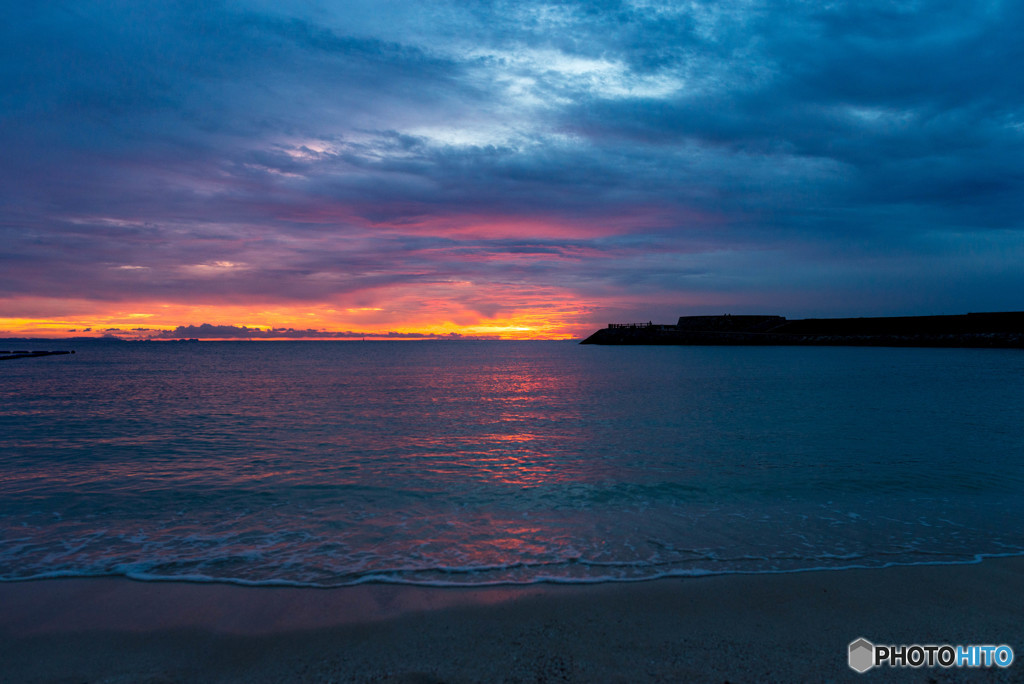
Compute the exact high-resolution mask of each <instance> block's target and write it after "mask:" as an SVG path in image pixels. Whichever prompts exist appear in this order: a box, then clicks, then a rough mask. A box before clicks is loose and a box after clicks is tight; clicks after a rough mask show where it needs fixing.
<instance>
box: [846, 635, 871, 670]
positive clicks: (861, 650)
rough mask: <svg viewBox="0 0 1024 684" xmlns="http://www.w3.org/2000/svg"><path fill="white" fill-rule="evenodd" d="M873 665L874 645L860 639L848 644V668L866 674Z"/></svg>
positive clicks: (862, 638)
mask: <svg viewBox="0 0 1024 684" xmlns="http://www.w3.org/2000/svg"><path fill="white" fill-rule="evenodd" d="M874 665H875V645H874V644H873V643H871V642H870V641H868V640H867V639H865V638H864V637H861V638H860V639H857V640H856V641H853V642H850V667H851V668H853V669H854V670H856V671H857V672H867V671H868V670H870V669H871V668H872V667H874Z"/></svg>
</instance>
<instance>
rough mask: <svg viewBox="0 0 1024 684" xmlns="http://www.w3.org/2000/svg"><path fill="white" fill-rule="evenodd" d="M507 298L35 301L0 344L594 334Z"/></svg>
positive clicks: (540, 301)
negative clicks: (250, 333) (205, 327)
mask: <svg viewBox="0 0 1024 684" xmlns="http://www.w3.org/2000/svg"><path fill="white" fill-rule="evenodd" d="M446 285H447V289H449V290H453V289H454V290H455V291H457V292H458V291H462V290H469V289H470V288H465V287H463V286H462V285H461V284H458V283H452V284H446ZM426 289H429V288H426ZM435 289H436V288H435ZM390 294H395V293H390ZM425 294H428V293H425ZM448 294H450V292H449V293H448ZM459 294H462V293H461V292H460V293H459ZM495 294H496V293H495ZM508 294H510V295H511V296H510V297H509V298H508V303H506V304H497V303H495V302H496V301H498V300H497V297H496V296H495V297H494V301H491V298H490V297H488V296H486V295H484V294H481V290H480V288H472V293H471V294H469V293H467V295H466V296H463V297H461V300H460V298H459V297H450V296H449V297H447V298H444V299H441V298H431V299H424V300H416V299H415V298H413V297H412V296H410V293H403V294H402V295H401V296H398V297H396V298H395V299H394V300H393V301H392V302H390V303H389V302H382V301H379V300H375V301H373V302H365V301H360V302H344V303H341V302H337V303H336V302H330V303H324V302H319V303H308V302H307V303H297V304H285V305H282V304H281V303H273V304H267V305H250V306H245V305H237V304H208V305H188V304H179V303H154V302H132V303H125V302H118V303H108V302H87V301H80V300H72V301H66V300H60V301H58V300H45V301H40V300H35V301H32V302H28V301H26V302H22V303H21V305H17V304H15V305H13V306H12V305H11V302H7V304H8V306H6V307H5V308H6V309H8V310H12V311H13V312H14V313H15V314H22V315H10V314H9V313H8V311H3V312H0V337H39V338H51V339H61V338H70V337H102V336H105V335H106V336H113V337H119V338H124V339H149V338H160V337H162V336H166V334H169V333H171V332H172V331H175V330H176V329H177V328H178V327H179V326H184V327H186V328H187V327H188V326H199V325H201V324H209V325H212V326H233V327H235V328H243V327H245V328H249V329H250V330H254V331H260V333H259V337H257V338H254V339H275V337H274V336H273V335H272V334H268V333H270V331H273V330H278V331H285V332H284V334H282V335H281V336H279V337H278V338H277V339H318V338H326V339H346V337H340V336H339V335H337V334H336V333H351V335H349V336H348V337H352V338H355V339H361V338H362V337H363V336H365V337H366V338H367V339H373V338H387V339H396V338H400V337H401V336H402V335H408V336H416V335H421V336H431V337H439V336H453V335H457V336H462V337H484V338H498V339H509V340H514V339H521V340H529V339H547V340H557V339H573V338H576V337H580V336H581V335H586V334H589V333H590V332H592V329H593V325H591V324H590V323H588V322H587V321H586V317H587V315H588V313H589V311H588V307H587V306H586V305H585V304H584V303H582V302H578V301H575V300H573V299H571V298H569V297H567V296H565V295H564V294H561V295H560V296H557V297H548V296H544V295H545V294H550V293H537V292H532V293H525V294H526V295H527V296H524V297H521V298H517V297H516V296H515V295H516V294H520V295H522V294H524V293H523V292H522V291H520V292H519V293H516V292H514V291H512V292H510V293H508ZM516 299H521V301H518V302H517V301H516ZM389 304H390V305H389ZM32 310H36V311H40V313H41V315H24V313H23V312H26V311H32ZM4 314H7V315H4ZM289 329H291V331H289ZM303 331H310V334H308V335H301V334H300V333H301V332H303ZM389 333H391V334H390V335H389ZM183 336H189V335H183ZM191 336H194V335H191ZM240 336H241V337H243V338H244V337H245V336H244V335H238V334H234V335H226V336H224V337H221V338H215V337H212V336H204V339H227V338H230V339H238V338H239V337H240Z"/></svg>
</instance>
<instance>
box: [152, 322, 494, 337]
mask: <svg viewBox="0 0 1024 684" xmlns="http://www.w3.org/2000/svg"><path fill="white" fill-rule="evenodd" d="M138 330H148V329H147V328H139V329H138ZM365 337H369V338H372V339H380V338H387V339H395V340H460V339H483V336H465V335H462V334H460V333H455V332H453V333H446V334H439V333H417V332H394V331H389V332H384V333H381V332H373V331H370V332H366V331H364V332H353V331H351V330H346V331H325V330H315V329H313V328H307V329H305V330H296V329H295V328H250V327H247V326H244V325H242V326H236V325H211V324H210V323H203V324H201V325H180V326H178V327H177V328H175V329H174V330H162V331H160V332H158V333H157V334H155V335H150V336H149V339H154V340H176V339H183V338H185V339H253V340H255V339H310V338H316V339H362V338H365Z"/></svg>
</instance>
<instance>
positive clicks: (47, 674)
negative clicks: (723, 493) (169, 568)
mask: <svg viewBox="0 0 1024 684" xmlns="http://www.w3.org/2000/svg"><path fill="white" fill-rule="evenodd" d="M858 637H865V638H867V639H868V640H869V641H872V642H874V643H878V644H905V643H918V644H933V643H935V644H946V643H948V644H953V645H957V644H1008V645H1010V646H1011V647H1012V648H1013V650H1014V653H1015V654H1016V661H1015V663H1014V664H1013V665H1012V666H1010V667H1009V668H1005V669H1000V668H991V669H975V670H968V669H966V668H963V669H961V668H951V669H948V670H946V669H943V668H941V667H935V668H927V667H924V668H920V669H902V670H901V669H889V668H884V670H873V671H870V672H868V673H866V674H863V675H861V674H857V673H855V672H854V671H853V670H851V669H850V668H849V667H848V665H847V646H848V644H849V643H850V642H851V641H853V640H854V639H856V638H858ZM882 680H884V681H890V680H897V681H916V682H932V681H935V682H947V681H948V682H953V681H1024V558H1000V559H989V560H986V561H984V562H983V563H980V564H973V565H957V566H911V567H895V568H885V569H876V570H843V571H832V572H804V573H795V574H780V575H731V576H714V577H696V578H680V579H663V580H655V581H650V582H639V583H633V584H603V585H590V586H581V585H577V586H553V585H538V586H531V587H524V588H509V587H496V588H485V589H442V588H422V587H398V586H388V585H364V586H359V587H349V588H341V589H297V588H284V587H282V588H269V587H239V586H231V585H217V584H188V583H177V582H134V581H131V580H127V579H114V578H97V579H53V580H41V581H33V582H13V583H4V584H0V681H2V682H66V683H72V682H74V683H81V682H90V683H95V682H150V683H154V684H155V683H157V682H288V681H296V682H335V681H340V682H349V681H355V682H436V681H443V682H501V681H507V682H638V681H640V682H643V681H647V682H686V681H693V682H717V683H718V684H721V683H722V682H733V683H738V682H792V681H806V682H822V681H838V682H842V681H850V682H868V681H882Z"/></svg>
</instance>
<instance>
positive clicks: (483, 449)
mask: <svg viewBox="0 0 1024 684" xmlns="http://www.w3.org/2000/svg"><path fill="white" fill-rule="evenodd" d="M76 344H77V347H76V349H77V354H75V355H74V356H55V357H45V358H36V359H20V360H14V361H7V362H3V364H0V399H2V401H0V579H2V580H8V581H11V580H23V579H30V578H42V577H58V576H97V575H116V576H127V577H133V578H137V579H179V580H193V581H221V582H235V583H245V584H288V585H311V586H341V585H351V584H357V583H362V582H394V583H409V584H425V585H486V584H504V583H534V582H595V581H627V580H642V579H649V578H655V577H664V576H686V575H699V574H707V573H737V572H743V573H763V572H786V571H800V570H808V569H814V568H845V567H880V566H886V565H892V564H915V563H964V562H974V561H976V560H977V559H979V558H982V557H985V556H999V555H1016V554H1024V458H1022V456H1024V352H1022V351H1020V350H987V349H986V350H978V349H885V348H843V347H818V348H815V347H810V348H808V347H599V346H580V345H577V344H574V343H569V342H470V341H458V342H456V341H428V342H398V341H394V342H358V341H355V342H192V343H159V342H149V343H127V342H118V343H115V342H110V343H101V342H94V343H76ZM51 346H52V344H51Z"/></svg>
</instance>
